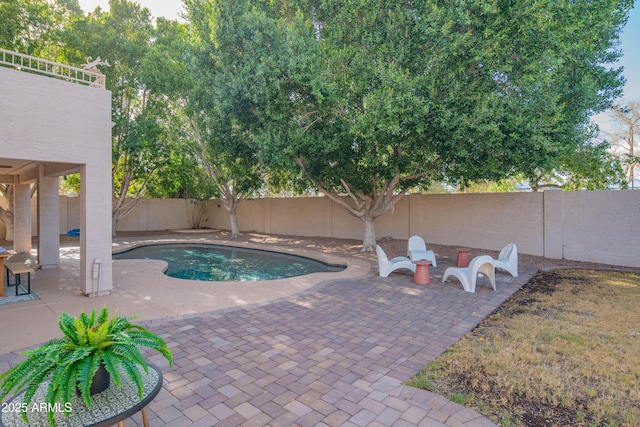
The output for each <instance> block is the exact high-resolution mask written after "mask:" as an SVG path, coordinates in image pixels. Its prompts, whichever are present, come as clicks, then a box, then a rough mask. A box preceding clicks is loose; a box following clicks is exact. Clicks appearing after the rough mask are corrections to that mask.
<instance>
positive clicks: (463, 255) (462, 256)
mask: <svg viewBox="0 0 640 427" xmlns="http://www.w3.org/2000/svg"><path fill="white" fill-rule="evenodd" d="M470 250H471V249H469V248H458V262H457V263H456V264H457V266H458V267H468V266H469V251H470Z"/></svg>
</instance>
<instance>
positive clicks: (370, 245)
mask: <svg viewBox="0 0 640 427" xmlns="http://www.w3.org/2000/svg"><path fill="white" fill-rule="evenodd" d="M362 223H363V225H364V239H363V242H362V249H361V250H360V252H373V251H375V250H376V227H375V224H374V219H373V218H371V217H369V216H364V217H362Z"/></svg>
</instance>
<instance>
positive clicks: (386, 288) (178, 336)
mask: <svg viewBox="0 0 640 427" xmlns="http://www.w3.org/2000/svg"><path fill="white" fill-rule="evenodd" d="M521 270H522V271H521V274H520V276H519V277H518V278H516V279H513V278H511V276H508V275H503V274H498V290H497V291H493V290H492V289H490V287H488V286H487V285H486V284H485V285H479V286H478V289H477V291H476V293H467V292H464V291H463V290H462V286H461V285H460V284H459V283H447V284H442V283H440V279H439V278H437V277H436V274H437V270H436V272H434V273H436V274H432V284H431V285H427V286H424V285H415V284H413V283H412V281H411V276H409V275H405V274H397V273H394V274H392V275H391V277H389V278H380V277H378V276H376V275H374V274H373V273H371V274H368V275H367V276H365V277H362V278H359V279H355V280H354V279H350V280H345V281H334V282H329V283H325V284H321V285H318V286H316V287H315V288H312V289H311V290H309V291H306V292H303V293H301V294H298V295H295V296H293V297H290V298H286V299H283V300H279V301H274V302H271V303H265V304H258V305H254V306H250V307H246V308H240V309H232V310H221V311H217V312H212V313H207V314H202V315H193V316H183V317H180V318H176V319H172V320H169V321H167V320H163V321H156V322H153V321H152V322H147V326H149V327H150V328H151V329H152V330H154V331H155V332H156V333H159V334H161V335H162V336H163V337H164V338H165V339H166V340H167V341H168V343H169V344H170V346H171V348H172V351H173V354H174V358H175V359H174V366H173V367H172V368H169V367H168V366H167V363H166V361H164V359H162V358H161V357H160V356H158V355H152V354H149V356H150V361H151V362H152V363H155V364H157V365H159V366H161V367H162V370H163V372H164V378H165V384H164V387H163V390H162V391H161V392H160V394H159V395H158V396H157V397H156V399H155V400H154V401H153V402H152V403H151V404H150V406H149V411H148V412H149V416H150V422H151V425H163V426H214V425H216V426H218V425H219V426H241V425H242V426H267V425H269V426H274V427H275V426H410V425H420V426H443V425H447V426H474V427H475V426H490V425H491V426H492V425H494V424H493V423H492V422H490V421H489V420H487V419H486V418H483V417H481V416H480V415H479V414H477V413H476V412H474V411H472V410H470V409H467V408H465V407H463V406H460V405H457V404H454V403H452V402H450V401H448V400H446V399H445V398H443V397H440V396H438V395H435V394H433V393H430V392H427V391H424V390H417V389H414V388H412V387H407V386H403V385H402V382H403V381H406V380H407V379H409V378H410V377H411V376H413V375H414V374H415V373H416V372H417V371H418V370H420V369H421V368H422V367H423V366H424V365H425V364H426V363H428V362H429V361H431V360H433V359H434V358H436V357H437V356H438V355H439V354H441V353H442V352H443V351H445V350H446V349H447V348H448V347H449V346H450V345H451V344H453V343H454V342H455V341H457V340H458V339H460V338H461V337H462V336H463V335H464V334H465V333H467V332H468V331H469V330H471V329H472V328H473V327H474V326H475V325H477V323H479V322H480V321H481V320H482V319H483V318H485V317H486V316H487V315H488V314H490V313H491V312H492V311H494V310H495V309H496V308H497V307H498V306H499V305H500V303H502V302H503V301H504V300H505V299H507V298H508V297H509V296H510V295H511V294H512V293H513V292H515V291H516V290H517V289H519V287H520V286H521V285H522V284H524V283H526V282H527V281H528V280H529V278H530V277H531V276H532V275H533V274H534V273H535V269H534V268H528V269H527V268H522V269H521ZM127 423H128V424H127V425H132V424H134V423H137V424H138V425H140V424H141V418H140V415H136V416H134V417H133V418H132V419H130V420H128V421H127Z"/></svg>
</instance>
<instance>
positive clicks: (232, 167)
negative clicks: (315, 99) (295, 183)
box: [185, 0, 266, 237]
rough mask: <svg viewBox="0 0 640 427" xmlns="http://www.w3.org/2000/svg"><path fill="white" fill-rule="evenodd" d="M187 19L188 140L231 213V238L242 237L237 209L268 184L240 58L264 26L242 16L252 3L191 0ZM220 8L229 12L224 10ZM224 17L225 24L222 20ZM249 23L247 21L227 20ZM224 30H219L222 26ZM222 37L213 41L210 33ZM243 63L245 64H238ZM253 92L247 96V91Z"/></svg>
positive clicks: (248, 59) (252, 18) (246, 58)
mask: <svg viewBox="0 0 640 427" xmlns="http://www.w3.org/2000/svg"><path fill="white" fill-rule="evenodd" d="M185 5H186V8H187V15H188V18H189V20H190V21H191V23H192V30H193V37H192V54H193V55H192V59H193V61H192V63H191V70H190V71H191V76H192V79H193V80H192V82H193V83H192V85H191V87H190V91H189V93H188V96H187V109H186V110H187V117H188V123H189V130H190V131H189V134H190V135H189V137H190V139H191V140H192V141H193V142H194V143H195V147H196V152H197V158H198V160H199V163H200V166H201V167H202V169H203V170H204V171H205V172H206V174H207V176H208V177H209V179H210V180H211V182H212V183H213V184H214V186H215V188H216V190H217V191H216V192H217V196H218V197H219V198H220V200H221V201H222V203H223V205H224V207H225V209H226V210H227V212H228V214H229V219H230V228H231V235H232V236H233V237H236V236H238V235H239V234H240V227H239V225H238V217H237V209H238V207H239V206H240V204H241V203H242V201H243V200H244V199H245V198H246V197H249V196H251V195H252V194H254V193H255V192H256V191H258V190H259V189H260V188H261V187H262V186H263V185H264V179H265V177H266V170H265V168H264V167H263V165H262V163H261V161H260V159H259V158H258V156H257V154H256V151H255V147H256V136H257V135H258V134H259V128H258V127H257V125H258V123H257V122H256V120H255V113H254V111H253V107H252V106H251V103H250V102H243V101H242V100H241V99H239V98H238V95H239V92H243V91H244V90H245V88H244V84H245V83H246V82H247V80H246V79H247V77H248V76H247V75H246V74H245V73H246V72H247V69H246V68H245V67H244V63H245V62H246V61H249V62H251V61H252V59H251V58H249V57H247V56H244V55H243V53H242V49H243V44H244V43H245V40H246V39H248V38H250V36H249V34H247V33H246V32H244V31H245V30H246V31H251V28H255V29H257V30H258V31H259V27H260V25H261V22H260V21H259V19H256V17H255V16H250V15H244V14H243V12H240V11H241V10H243V8H244V10H245V11H246V10H250V9H251V5H250V3H248V2H237V3H227V4H224V5H222V4H218V3H214V2H207V1H203V0H187V1H186V2H185ZM218 7H223V8H226V7H229V8H231V9H233V10H235V12H231V11H229V10H227V9H225V10H220V9H218ZM222 16H224V18H223V19H220V18H221V17H222ZM241 16H242V18H248V19H249V20H248V21H246V22H241V23H240V22H237V21H235V19H234V20H227V19H226V18H229V17H241ZM220 26H223V27H224V30H222V31H220V30H219V27H220ZM214 32H215V33H216V34H217V35H218V36H219V37H216V39H215V40H212V39H211V38H210V36H211V34H212V33H214ZM239 64H242V65H239ZM247 93H249V92H247Z"/></svg>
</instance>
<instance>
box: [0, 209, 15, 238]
mask: <svg viewBox="0 0 640 427" xmlns="http://www.w3.org/2000/svg"><path fill="white" fill-rule="evenodd" d="M0 220H1V221H2V222H4V226H5V228H6V229H7V234H6V235H5V237H4V240H6V241H9V242H12V241H13V212H9V211H6V210H4V209H2V208H0Z"/></svg>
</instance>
